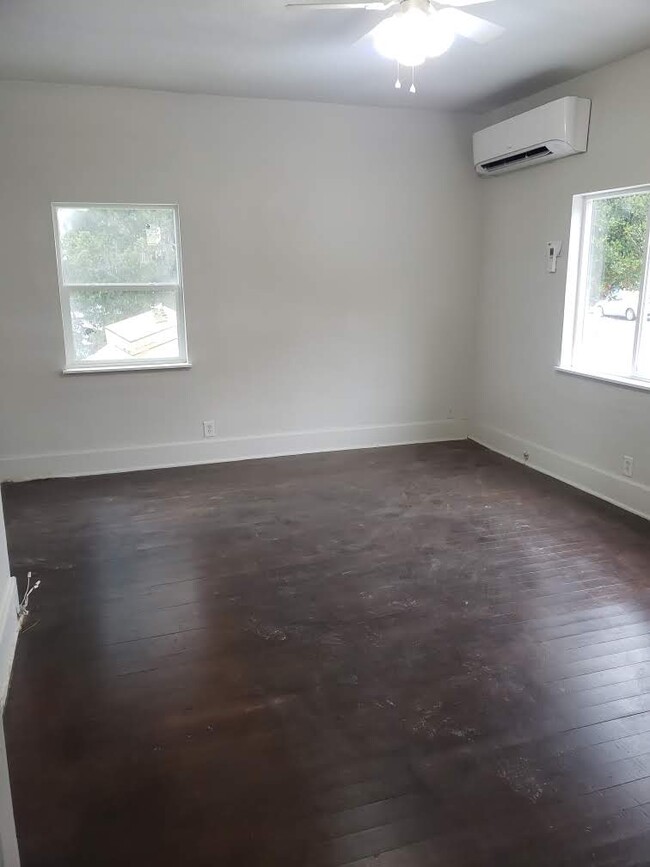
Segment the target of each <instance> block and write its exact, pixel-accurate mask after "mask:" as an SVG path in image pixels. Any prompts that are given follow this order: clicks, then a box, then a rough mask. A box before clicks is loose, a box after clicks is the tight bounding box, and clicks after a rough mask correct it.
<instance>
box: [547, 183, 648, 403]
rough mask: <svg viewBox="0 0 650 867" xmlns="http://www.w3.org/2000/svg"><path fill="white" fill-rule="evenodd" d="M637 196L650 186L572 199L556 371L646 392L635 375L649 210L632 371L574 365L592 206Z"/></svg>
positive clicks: (644, 303)
mask: <svg viewBox="0 0 650 867" xmlns="http://www.w3.org/2000/svg"><path fill="white" fill-rule="evenodd" d="M639 193H647V194H650V184H642V185H639V186H635V187H621V188H619V189H615V190H605V191H602V192H597V193H581V194H579V195H577V196H574V197H573V208H572V213H571V236H570V243H569V257H568V263H567V284H566V296H565V306H564V326H563V330H562V352H561V358H560V364H559V365H558V367H557V368H556V369H557V370H559V371H560V372H562V373H575V374H577V375H578V376H584V377H587V378H589V379H599V380H603V381H605V382H613V383H615V384H618V385H625V386H630V387H632V388H640V389H647V390H650V377H649V376H641V375H640V374H639V373H638V362H639V352H640V348H641V345H642V339H643V335H644V333H645V330H646V328H648V327H649V325H650V323H648V321H647V311H648V301H649V299H650V211H649V215H648V236H646V261H645V267H644V278H643V283H642V285H641V291H640V293H639V312H638V315H637V317H636V325H635V334H634V350H633V357H632V369H631V370H630V372H629V374H628V375H627V376H620V375H617V374H608V373H607V372H603V371H600V370H590V369H585V368H583V367H580V366H578V365H576V364H575V362H574V358H575V355H576V350H577V347H578V345H579V340H580V336H581V329H582V328H584V323H585V313H586V310H585V308H586V305H587V304H588V278H589V253H590V247H591V228H592V214H593V204H594V202H596V201H602V200H603V199H613V198H622V197H623V196H634V195H638V194H639Z"/></svg>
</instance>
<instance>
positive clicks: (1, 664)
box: [0, 499, 19, 867]
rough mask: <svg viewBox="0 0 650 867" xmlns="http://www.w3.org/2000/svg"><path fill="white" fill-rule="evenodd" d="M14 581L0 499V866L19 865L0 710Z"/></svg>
mask: <svg viewBox="0 0 650 867" xmlns="http://www.w3.org/2000/svg"><path fill="white" fill-rule="evenodd" d="M16 601H17V600H16V591H15V582H14V580H13V579H12V578H11V577H10V575H9V557H8V555H7V539H6V535H5V524H4V517H3V513H2V500H1V499H0V867H18V864H19V859H18V844H17V842H16V828H15V826H14V814H13V809H12V805H11V791H10V789H9V770H8V768H7V755H6V750H5V740H4V730H3V727H2V710H3V707H4V701H5V691H6V688H7V683H8V678H9V672H10V669H11V662H12V660H13V654H14V647H15V643H16V635H17V621H16Z"/></svg>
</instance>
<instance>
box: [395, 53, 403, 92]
mask: <svg viewBox="0 0 650 867" xmlns="http://www.w3.org/2000/svg"><path fill="white" fill-rule="evenodd" d="M401 87H402V82H401V81H400V80H399V60H398V61H397V78H396V79H395V90H400V89H401Z"/></svg>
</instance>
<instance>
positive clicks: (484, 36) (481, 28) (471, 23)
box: [438, 9, 506, 45]
mask: <svg viewBox="0 0 650 867" xmlns="http://www.w3.org/2000/svg"><path fill="white" fill-rule="evenodd" d="M438 15H440V16H441V17H442V18H444V20H445V21H446V22H447V24H449V26H450V27H452V28H453V30H454V31H455V32H456V33H458V35H459V36H464V37H465V38H466V39H471V40H472V41H473V42H479V43H480V44H481V45H486V44H487V43H488V42H492V40H493V39H498V37H499V36H501V35H502V34H503V33H505V30H506V29H505V27H502V26H501V25H500V24H493V23H492V22H491V21H485V20H484V19H483V18H478V17H477V16H476V15H470V14H469V12H461V10H460V9H441V10H440V12H438Z"/></svg>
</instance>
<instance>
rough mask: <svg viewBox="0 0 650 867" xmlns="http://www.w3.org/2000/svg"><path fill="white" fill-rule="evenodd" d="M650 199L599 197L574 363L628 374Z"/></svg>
mask: <svg viewBox="0 0 650 867" xmlns="http://www.w3.org/2000/svg"><path fill="white" fill-rule="evenodd" d="M649 205H650V195H649V194H647V193H639V194H635V195H627V196H616V197H614V198H608V199H596V200H595V201H594V202H592V204H591V233H590V237H589V242H588V256H589V259H588V262H587V263H583V267H586V293H587V298H586V303H585V305H584V321H583V323H582V329H579V330H578V335H577V340H576V347H575V355H574V365H575V366H576V367H579V368H581V369H584V370H587V371H594V372H598V373H610V374H615V375H619V376H629V375H630V374H631V373H632V368H633V356H634V340H635V335H636V327H637V319H638V315H639V299H640V295H641V286H642V283H643V278H644V274H645V259H646V244H647V235H648V207H649Z"/></svg>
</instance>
